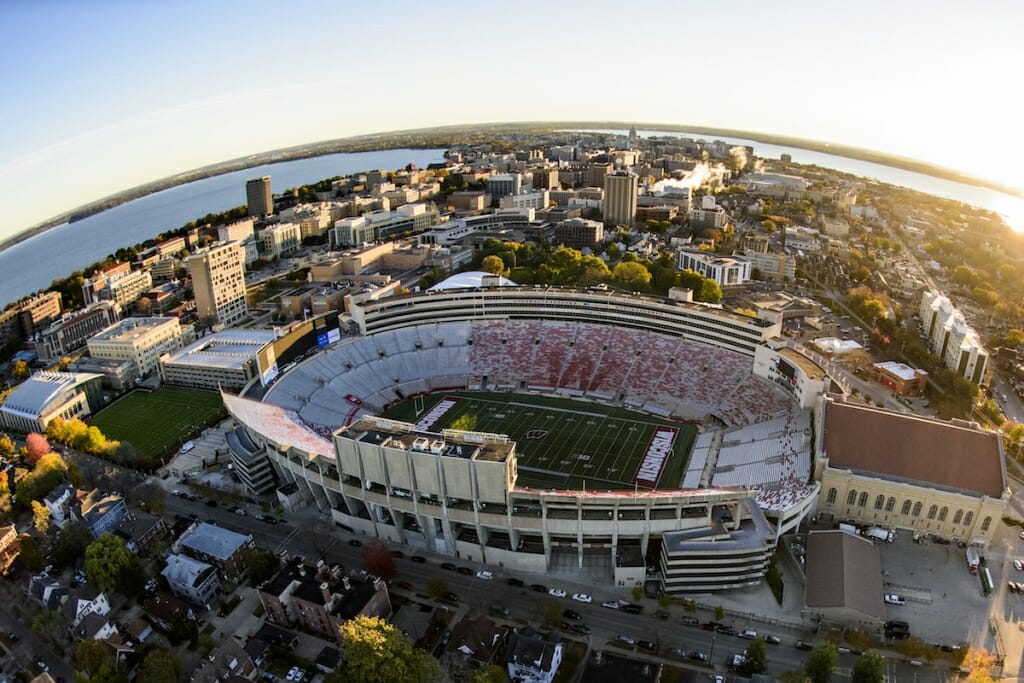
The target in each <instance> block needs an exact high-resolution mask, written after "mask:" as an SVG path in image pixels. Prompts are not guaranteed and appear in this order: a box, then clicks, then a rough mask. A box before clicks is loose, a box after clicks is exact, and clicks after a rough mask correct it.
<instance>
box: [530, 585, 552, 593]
mask: <svg viewBox="0 0 1024 683" xmlns="http://www.w3.org/2000/svg"><path fill="white" fill-rule="evenodd" d="M530 590H532V591H533V592H534V593H547V592H548V587H547V586H545V585H544V584H542V583H535V584H532V585H531V586H530Z"/></svg>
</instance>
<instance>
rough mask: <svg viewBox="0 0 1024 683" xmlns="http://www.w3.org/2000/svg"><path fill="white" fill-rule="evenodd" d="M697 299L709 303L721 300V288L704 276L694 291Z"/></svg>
mask: <svg viewBox="0 0 1024 683" xmlns="http://www.w3.org/2000/svg"><path fill="white" fill-rule="evenodd" d="M694 298H695V299H696V300H697V301H704V302H707V303H709V304H717V303H718V302H719V301H721V300H722V288H721V286H719V284H718V283H717V282H715V281H714V280H712V279H711V278H709V277H706V278H704V281H703V282H701V283H700V289H699V290H698V291H697V292H696V293H695V295H694Z"/></svg>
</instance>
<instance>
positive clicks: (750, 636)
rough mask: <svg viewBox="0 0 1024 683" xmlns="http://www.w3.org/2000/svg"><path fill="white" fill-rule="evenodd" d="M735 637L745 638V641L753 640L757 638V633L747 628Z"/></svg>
mask: <svg viewBox="0 0 1024 683" xmlns="http://www.w3.org/2000/svg"><path fill="white" fill-rule="evenodd" d="M736 635H737V636H738V637H740V638H746V639H747V640H753V639H754V638H757V631H755V630H753V629H749V628H748V629H745V630H743V631H740V632H739V633H738V634H736Z"/></svg>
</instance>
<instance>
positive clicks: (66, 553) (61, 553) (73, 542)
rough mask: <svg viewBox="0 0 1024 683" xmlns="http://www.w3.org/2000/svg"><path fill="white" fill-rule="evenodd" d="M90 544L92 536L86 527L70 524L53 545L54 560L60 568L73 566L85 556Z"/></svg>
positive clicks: (59, 534)
mask: <svg viewBox="0 0 1024 683" xmlns="http://www.w3.org/2000/svg"><path fill="white" fill-rule="evenodd" d="M90 543H92V535H91V534H89V530H88V529H86V528H85V526H84V525H82V524H79V523H78V522H68V523H67V524H65V525H64V526H63V527H61V530H60V532H59V533H58V534H57V541H56V543H54V544H53V559H54V561H55V562H56V563H57V564H58V565H60V566H68V565H70V564H73V563H74V562H75V560H77V559H78V558H79V557H82V556H83V555H84V554H85V549H86V548H88V547H89V544H90Z"/></svg>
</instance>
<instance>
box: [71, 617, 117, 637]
mask: <svg viewBox="0 0 1024 683" xmlns="http://www.w3.org/2000/svg"><path fill="white" fill-rule="evenodd" d="M72 632H73V633H74V634H75V637H76V638H78V639H79V640H89V639H93V640H106V639H107V638H110V637H111V636H116V635H117V627H116V626H114V625H113V624H112V623H110V621H109V620H108V619H107V618H106V617H105V616H103V615H101V614H97V613H96V612H89V613H88V614H86V615H85V617H84V618H83V619H82V621H80V622H79V623H78V625H77V626H75V628H74V629H73V631H72Z"/></svg>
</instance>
